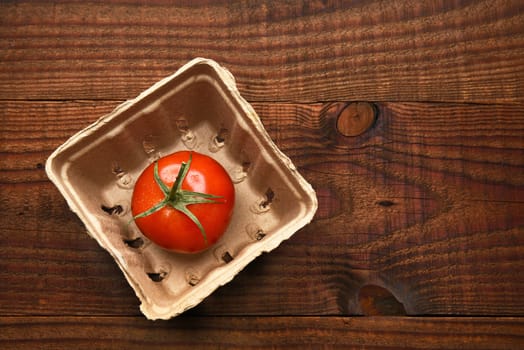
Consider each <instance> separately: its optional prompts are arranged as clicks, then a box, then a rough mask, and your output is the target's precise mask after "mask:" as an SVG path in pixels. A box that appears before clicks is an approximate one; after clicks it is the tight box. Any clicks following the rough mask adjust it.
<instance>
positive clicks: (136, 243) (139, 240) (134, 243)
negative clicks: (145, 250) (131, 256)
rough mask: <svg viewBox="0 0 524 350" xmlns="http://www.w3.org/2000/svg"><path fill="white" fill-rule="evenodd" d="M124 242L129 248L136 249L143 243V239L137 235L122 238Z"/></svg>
mask: <svg viewBox="0 0 524 350" xmlns="http://www.w3.org/2000/svg"><path fill="white" fill-rule="evenodd" d="M124 243H125V244H126V245H127V246H128V247H131V248H134V249H138V248H140V247H142V246H143V245H144V240H143V239H142V237H138V238H135V239H124Z"/></svg>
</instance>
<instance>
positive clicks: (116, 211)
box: [100, 204, 124, 215]
mask: <svg viewBox="0 0 524 350" xmlns="http://www.w3.org/2000/svg"><path fill="white" fill-rule="evenodd" d="M100 208H101V209H102V210H103V211H104V212H106V213H107V214H109V215H120V214H122V213H123V212H124V208H123V207H122V206H121V205H120V204H117V205H115V206H112V207H108V206H105V205H103V204H102V205H101V206H100Z"/></svg>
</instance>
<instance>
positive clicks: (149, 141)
mask: <svg viewBox="0 0 524 350" xmlns="http://www.w3.org/2000/svg"><path fill="white" fill-rule="evenodd" d="M157 144H158V140H157V137H156V136H154V135H148V136H146V137H145V138H144V140H143V141H142V148H143V149H144V152H146V154H147V155H151V154H153V153H155V152H156V150H157V148H158V145H157Z"/></svg>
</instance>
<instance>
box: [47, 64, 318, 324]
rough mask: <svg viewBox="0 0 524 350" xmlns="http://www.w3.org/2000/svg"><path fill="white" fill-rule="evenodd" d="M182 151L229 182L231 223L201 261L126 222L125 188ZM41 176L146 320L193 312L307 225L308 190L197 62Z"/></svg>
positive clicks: (74, 143)
mask: <svg viewBox="0 0 524 350" xmlns="http://www.w3.org/2000/svg"><path fill="white" fill-rule="evenodd" d="M184 149H190V150H195V151H197V152H201V153H204V154H207V155H210V156H211V157H213V158H215V159H216V160H217V161H219V162H220V163H221V164H222V165H223V166H224V168H225V169H226V170H227V171H228V173H229V174H230V176H231V178H232V179H233V182H234V183H235V191H236V202H235V208H234V213H233V217H232V221H231V224H230V225H229V227H228V230H227V231H226V233H225V234H224V236H223V237H222V238H221V239H220V240H219V242H218V243H217V244H216V245H214V246H212V247H210V248H209V249H208V250H206V251H205V252H202V253H199V254H195V255H187V254H177V253H172V252H168V251H165V250H163V249H161V248H159V247H157V246H156V245H155V244H154V243H151V242H150V241H148V240H147V238H145V237H144V236H142V234H141V233H140V231H139V230H138V228H137V227H136V225H135V224H134V223H133V222H132V220H131V212H130V200H131V195H132V190H133V185H134V180H135V179H136V178H137V176H138V175H139V174H140V173H141V172H142V170H143V169H144V168H145V167H146V166H147V165H148V164H150V163H151V162H153V161H154V160H155V159H158V158H159V157H161V156H163V155H167V154H169V153H172V152H175V151H178V150H184ZM46 171H47V174H48V176H49V178H50V179H51V180H52V181H53V182H54V183H55V185H56V186H57V187H58V189H59V190H60V192H61V193H62V194H63V196H64V197H65V199H66V200H67V202H68V204H69V206H70V207H71V209H72V210H73V211H74V212H75V213H76V214H77V215H78V216H79V217H80V219H81V220H82V221H83V223H84V224H85V226H86V228H87V230H88V233H89V234H90V235H91V236H92V237H93V238H95V239H96V240H97V242H98V243H99V244H100V245H101V246H102V247H103V248H104V249H106V250H107V251H108V252H109V253H110V254H111V255H112V256H113V258H114V259H115V261H116V262H117V264H118V266H119V267H120V269H121V270H122V271H123V273H124V275H125V277H126V279H127V280H128V282H129V284H130V285H131V286H132V287H133V289H134V291H135V293H136V294H137V296H138V298H139V299H140V301H141V306H140V308H141V311H142V312H143V313H144V315H145V316H146V317H147V318H149V319H168V318H170V317H173V316H176V315H178V314H180V313H182V312H183V311H185V310H187V309H188V308H191V307H193V306H195V305H197V304H198V303H199V302H200V301H202V300H203V299H204V298H205V297H207V296H208V295H209V294H211V293H212V292H213V291H214V290H215V289H216V288H218V287H219V286H221V285H224V284H225V283H227V282H229V281H230V280H231V279H232V278H233V277H234V276H235V275H236V274H237V273H238V272H239V271H240V270H242V269H243V268H244V267H245V266H246V265H247V264H248V263H249V262H251V261H252V260H253V259H255V258H256V257H257V256H259V255H260V254H261V253H262V252H269V251H271V250H273V249H274V248H276V247H277V246H278V245H279V244H280V243H281V242H282V241H283V240H285V239H288V238H289V237H290V236H291V235H292V234H293V233H295V232H296V231H297V230H298V229H300V228H301V227H303V226H304V225H306V224H307V223H308V222H310V221H311V219H312V217H313V215H314V213H315V211H316V209H317V198H316V196H315V192H314V190H313V189H312V187H311V186H310V185H309V184H308V183H307V182H306V180H305V179H304V178H303V177H302V176H301V175H300V174H299V173H298V171H297V170H296V168H295V167H294V166H293V164H292V162H291V161H290V159H289V158H287V157H286V156H285V155H284V154H283V153H282V152H281V151H280V150H279V149H278V148H277V147H276V145H275V144H274V143H273V142H272V141H271V139H270V138H269V136H268V134H267V133H266V131H265V130H264V127H263V125H262V123H261V122H260V119H259V117H258V116H257V114H256V113H255V111H254V110H253V108H252V107H251V106H250V105H249V104H248V103H247V102H246V101H245V100H244V99H243V98H242V97H241V96H240V94H239V92H238V90H237V88H236V85H235V81H234V78H233V77H232V75H231V74H230V73H229V72H228V71H227V70H226V69H224V68H223V67H221V66H219V65H218V64H217V63H216V62H214V61H211V60H208V59H202V58H197V59H194V60H192V61H191V62H189V63H188V64H186V65H185V66H183V67H182V68H181V69H180V70H178V71H177V72H176V73H175V74H173V75H172V76H169V77H167V78H165V79H163V80H161V81H160V82H158V83H156V84H155V85H153V86H152V87H151V88H149V89H147V90H146V91H144V92H143V93H142V94H140V95H139V96H138V97H137V98H135V99H133V100H131V101H127V102H125V103H123V104H122V105H120V106H118V107H117V108H116V109H115V110H114V111H113V112H111V113H110V114H109V115H106V116H104V117H102V118H100V119H99V120H98V121H97V122H95V123H94V124H92V125H90V126H89V127H87V128H86V129H84V130H82V131H80V132H79V133H77V134H76V135H74V136H73V137H72V138H71V139H69V140H68V141H67V142H65V143H64V144H63V145H62V146H60V147H59V148H58V149H57V150H56V151H55V152H54V153H53V154H52V155H51V156H50V157H49V159H48V160H47V163H46Z"/></svg>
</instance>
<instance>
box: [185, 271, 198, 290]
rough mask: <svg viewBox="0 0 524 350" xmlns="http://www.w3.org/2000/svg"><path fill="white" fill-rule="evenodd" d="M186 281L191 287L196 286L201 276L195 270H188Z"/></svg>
mask: <svg viewBox="0 0 524 350" xmlns="http://www.w3.org/2000/svg"><path fill="white" fill-rule="evenodd" d="M186 282H187V284H189V285H190V286H191V287H194V286H196V285H197V284H198V282H200V277H198V274H197V273H196V272H194V271H193V270H188V271H186Z"/></svg>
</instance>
